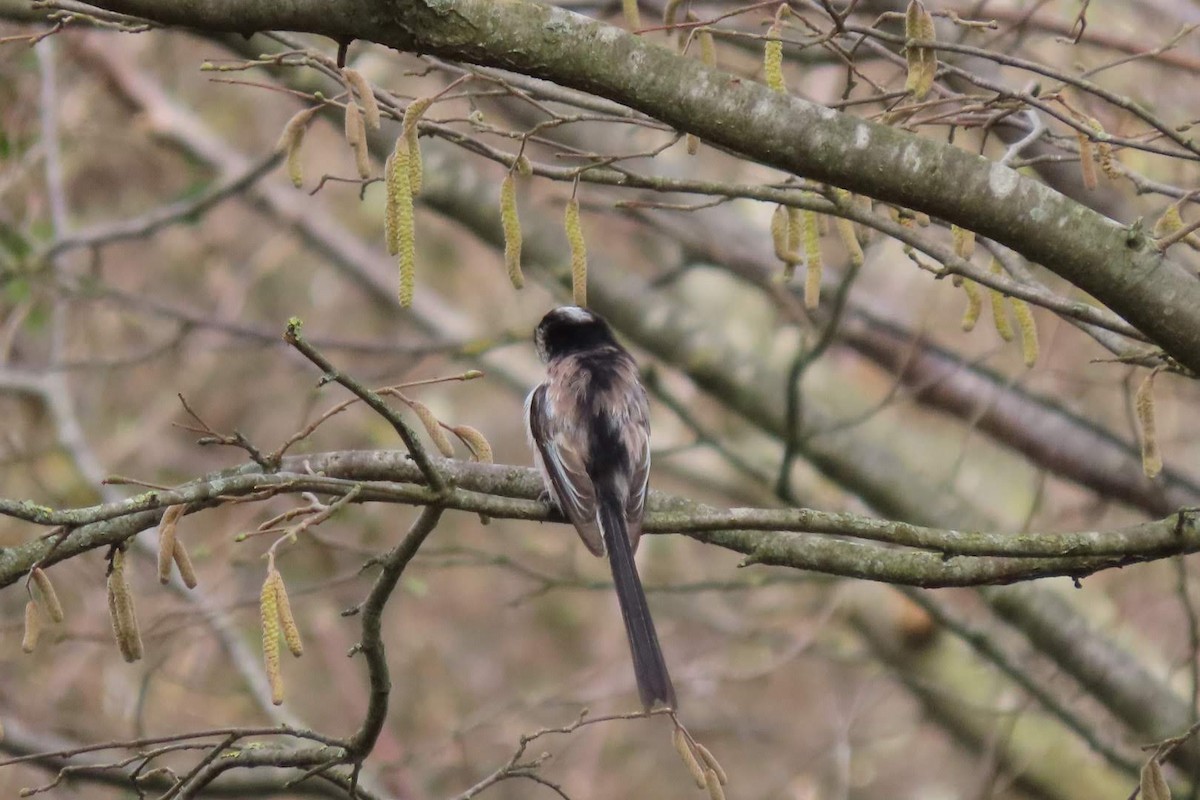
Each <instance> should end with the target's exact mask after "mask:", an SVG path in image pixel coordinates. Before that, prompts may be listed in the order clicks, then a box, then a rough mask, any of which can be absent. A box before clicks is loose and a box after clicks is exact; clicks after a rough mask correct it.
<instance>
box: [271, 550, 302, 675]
mask: <svg viewBox="0 0 1200 800" xmlns="http://www.w3.org/2000/svg"><path fill="white" fill-rule="evenodd" d="M267 580H269V581H271V583H272V584H273V586H274V589H275V605H276V607H277V608H278V609H279V627H280V628H282V630H283V641H285V642H286V643H287V646H288V650H290V651H291V653H292V655H294V656H295V657H296V658H299V657H300V656H302V655H304V643H303V642H302V641H300V629H299V628H298V627H296V618H295V617H293V616H292V601H291V600H289V599H288V593H287V587H286V586H284V585H283V575H281V574H280V573H279V572H278V571H275V572H272V573H270V574H269V575H267Z"/></svg>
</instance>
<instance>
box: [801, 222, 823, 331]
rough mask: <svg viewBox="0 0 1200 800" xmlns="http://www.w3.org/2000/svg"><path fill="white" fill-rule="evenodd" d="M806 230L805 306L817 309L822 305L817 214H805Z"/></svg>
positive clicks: (804, 224)
mask: <svg viewBox="0 0 1200 800" xmlns="http://www.w3.org/2000/svg"><path fill="white" fill-rule="evenodd" d="M803 219H804V221H803V228H804V269H805V272H804V306H805V308H816V307H817V306H818V305H820V304H821V272H822V260H821V228H820V224H819V223H818V221H817V212H815V211H808V210H806V211H804V212H803Z"/></svg>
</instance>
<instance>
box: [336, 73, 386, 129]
mask: <svg viewBox="0 0 1200 800" xmlns="http://www.w3.org/2000/svg"><path fill="white" fill-rule="evenodd" d="M342 77H344V78H345V79H346V83H348V84H349V85H350V86H351V87H353V89H354V93H355V94H357V95H358V102H359V103H360V104H362V110H363V118H364V120H365V121H366V123H367V127H368V128H370V129H371V130H373V131H377V130H379V127H380V125H381V124H382V119H381V117H380V113H379V101H378V100H376V99H375V92H374V91H372V89H371V84H369V83H367V79H366V78H364V77H363V75H362V73H361V72H359V71H358V70H356V69H352V68H350V67H344V68H343V69H342Z"/></svg>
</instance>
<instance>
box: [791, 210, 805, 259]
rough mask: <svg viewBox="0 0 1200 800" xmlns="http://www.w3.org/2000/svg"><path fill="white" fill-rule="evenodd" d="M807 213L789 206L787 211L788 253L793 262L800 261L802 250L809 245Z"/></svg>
mask: <svg viewBox="0 0 1200 800" xmlns="http://www.w3.org/2000/svg"><path fill="white" fill-rule="evenodd" d="M808 213H809V212H807V211H801V210H800V209H798V208H796V207H794V206H788V209H787V251H788V258H789V259H790V260H792V261H800V248H801V247H803V246H805V245H806V244H807V242H806V240H805V238H804V237H805V235H806V234H807V231H808V229H807V227H806V224H807V222H808V216H807V215H808Z"/></svg>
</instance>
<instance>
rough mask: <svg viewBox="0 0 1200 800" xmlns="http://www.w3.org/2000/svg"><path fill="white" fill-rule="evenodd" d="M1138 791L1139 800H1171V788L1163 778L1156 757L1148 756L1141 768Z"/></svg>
mask: <svg viewBox="0 0 1200 800" xmlns="http://www.w3.org/2000/svg"><path fill="white" fill-rule="evenodd" d="M1138 790H1139V791H1138V794H1139V796H1140V798H1141V800H1171V787H1170V785H1169V784H1168V783H1167V779H1166V778H1165V777H1163V773H1162V767H1160V766H1159V765H1158V758H1157V757H1156V756H1150V760H1149V761H1147V762H1146V763H1145V765H1144V766H1143V767H1142V771H1141V774H1140V775H1139V776H1138Z"/></svg>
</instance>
